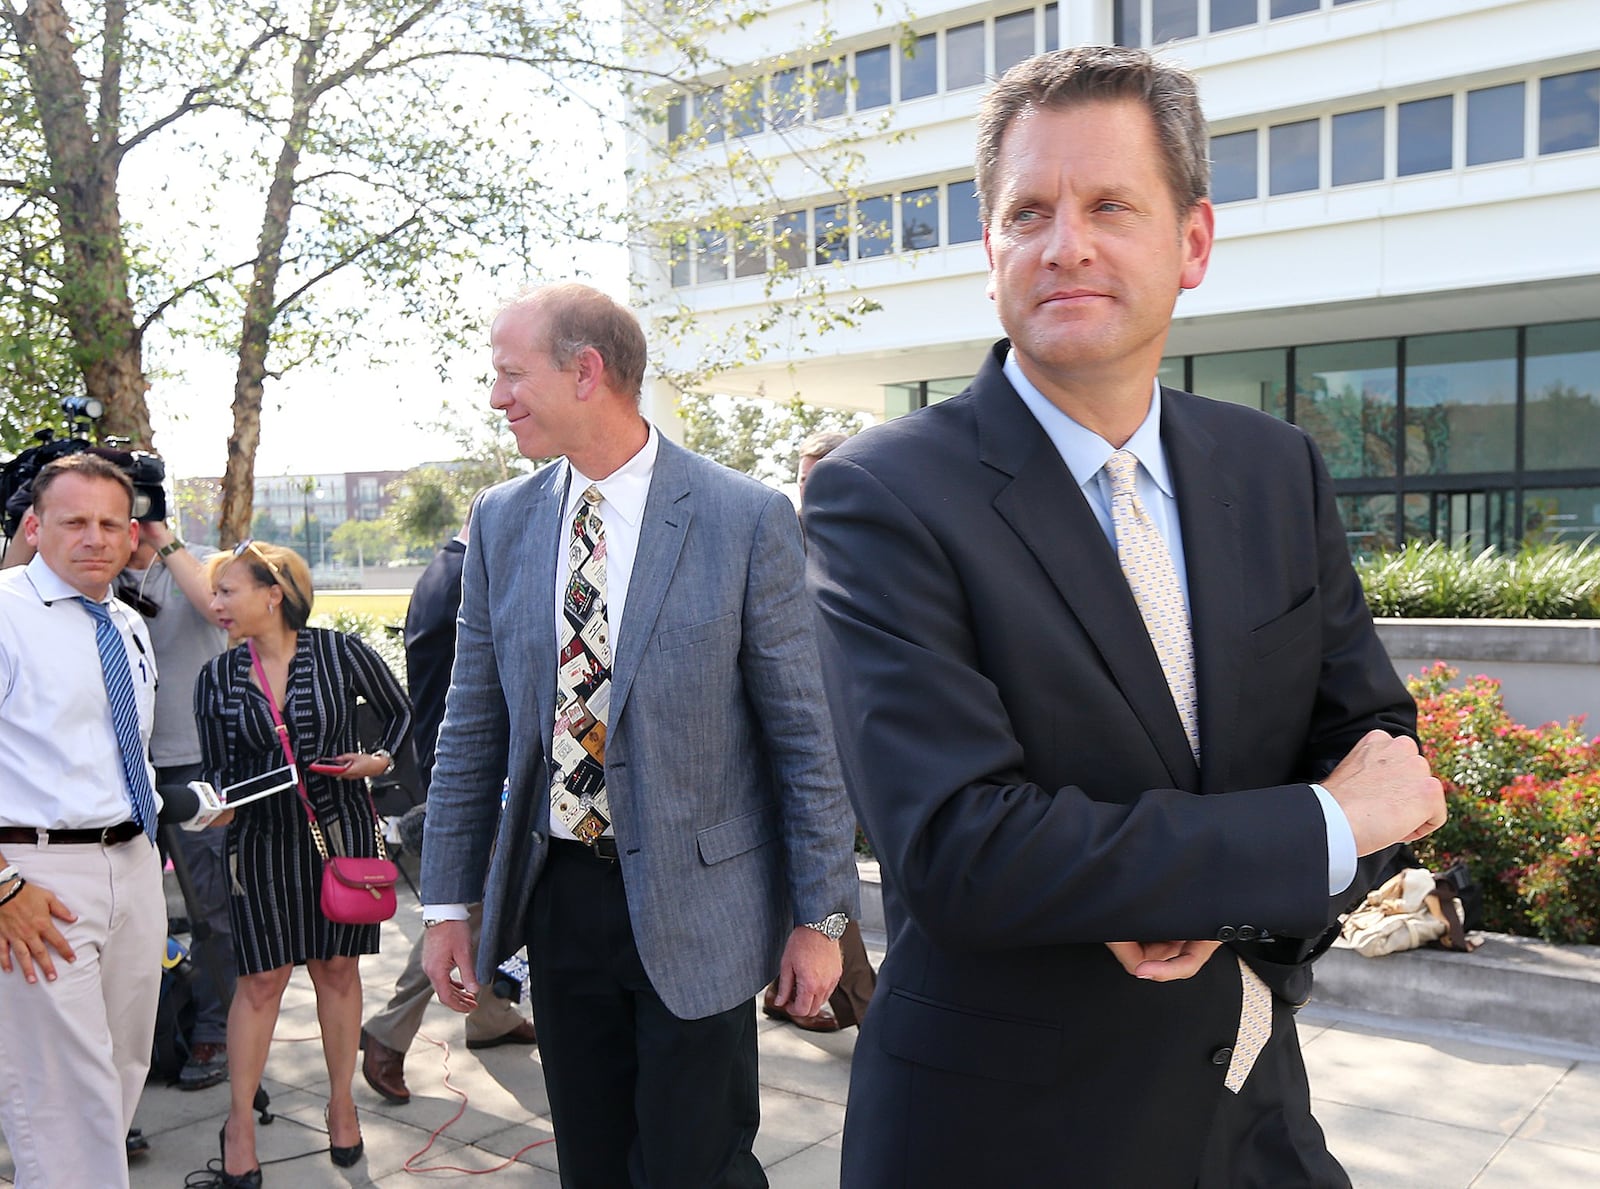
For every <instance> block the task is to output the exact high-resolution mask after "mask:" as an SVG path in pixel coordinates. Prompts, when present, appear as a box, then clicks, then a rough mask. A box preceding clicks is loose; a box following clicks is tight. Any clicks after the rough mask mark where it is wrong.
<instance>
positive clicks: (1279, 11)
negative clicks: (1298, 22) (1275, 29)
mask: <svg viewBox="0 0 1600 1189" xmlns="http://www.w3.org/2000/svg"><path fill="white" fill-rule="evenodd" d="M1321 7H1322V0H1272V7H1271V9H1270V13H1271V19H1272V20H1274V21H1275V20H1277V19H1278V18H1279V17H1292V16H1294V15H1296V14H1297V13H1302V12H1316V11H1317V9H1319V8H1321Z"/></svg>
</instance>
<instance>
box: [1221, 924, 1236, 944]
mask: <svg viewBox="0 0 1600 1189" xmlns="http://www.w3.org/2000/svg"><path fill="white" fill-rule="evenodd" d="M1236 936H1238V930H1236V929H1235V928H1234V927H1233V926H1232V925H1224V926H1222V928H1220V929H1218V930H1217V940H1218V941H1232V940H1233V939H1234V938H1235V937H1236Z"/></svg>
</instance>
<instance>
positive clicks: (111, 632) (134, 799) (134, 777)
mask: <svg viewBox="0 0 1600 1189" xmlns="http://www.w3.org/2000/svg"><path fill="white" fill-rule="evenodd" d="M78 601H79V602H80V603H82V604H83V605H84V607H85V609H86V610H87V611H88V612H89V615H90V617H91V618H92V619H93V620H94V643H95V647H96V648H98V649H99V650H100V676H101V678H102V679H103V680H104V681H105V686H106V700H107V701H108V702H110V703H111V725H112V727H113V729H114V730H115V731H116V733H117V754H118V756H119V757H120V758H121V760H122V782H123V788H124V789H125V791H126V792H127V794H128V802H129V804H130V805H132V807H133V820H134V821H135V822H137V823H138V824H139V828H140V829H142V830H143V831H144V833H145V837H146V838H149V839H151V840H152V841H154V840H155V836H156V795H155V790H153V789H152V788H151V787H150V771H149V769H148V768H147V767H146V766H145V760H144V743H143V741H142V740H140V738H139V704H138V702H137V701H136V700H135V699H134V696H133V672H132V670H130V669H129V668H128V650H127V648H126V647H125V646H124V645H123V643H122V633H121V632H119V631H117V625H116V624H114V623H112V622H111V612H110V611H109V610H107V609H106V607H105V605H104V604H102V603H96V602H94V601H92V600H90V599H86V598H83V597H81V596H80V597H79V599H78ZM140 663H141V664H143V663H144V662H142V661H141V662H140Z"/></svg>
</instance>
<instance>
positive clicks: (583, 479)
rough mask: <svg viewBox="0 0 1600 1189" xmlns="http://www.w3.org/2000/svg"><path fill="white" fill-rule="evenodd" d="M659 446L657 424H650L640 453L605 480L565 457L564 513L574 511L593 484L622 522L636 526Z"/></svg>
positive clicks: (570, 513)
mask: <svg viewBox="0 0 1600 1189" xmlns="http://www.w3.org/2000/svg"><path fill="white" fill-rule="evenodd" d="M659 447H660V438H659V437H658V436H657V435H656V427H655V426H653V425H652V426H651V427H650V433H649V434H648V436H646V438H645V440H644V445H643V446H641V447H639V452H638V453H637V454H635V455H634V456H633V457H632V458H630V459H628V461H627V462H625V463H623V464H622V465H621V466H620V467H618V468H617V469H616V470H614V471H612V472H611V474H609V475H607V476H606V477H605V478H604V479H598V480H596V479H591V478H589V477H588V476H587V475H585V474H584V473H583V472H582V471H580V470H579V469H578V468H577V467H575V466H573V465H572V462H571V460H568V462H567V501H566V507H565V509H564V515H565V516H567V517H571V516H572V514H573V513H574V512H576V511H577V508H578V503H579V501H581V500H582V499H583V493H584V492H585V491H587V490H588V489H589V486H590V484H593V485H594V486H595V487H598V488H599V489H600V495H601V496H602V497H603V498H604V500H605V502H606V503H607V504H609V505H610V511H611V512H612V513H615V514H616V515H617V516H620V517H622V520H623V523H625V524H627V525H629V526H630V527H637V526H638V524H639V522H640V520H642V519H643V518H644V504H645V500H646V499H647V498H648V497H649V495H650V476H651V475H652V474H654V473H655V468H656V451H657V450H658V449H659Z"/></svg>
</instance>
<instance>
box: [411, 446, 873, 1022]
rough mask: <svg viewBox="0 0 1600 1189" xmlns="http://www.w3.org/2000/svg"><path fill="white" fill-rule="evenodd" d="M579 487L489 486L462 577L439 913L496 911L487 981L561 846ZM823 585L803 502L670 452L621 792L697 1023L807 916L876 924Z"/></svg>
mask: <svg viewBox="0 0 1600 1189" xmlns="http://www.w3.org/2000/svg"><path fill="white" fill-rule="evenodd" d="M567 474H568V470H567V467H566V466H565V465H564V464H562V463H556V464H554V465H552V466H549V467H546V468H544V469H543V470H541V471H539V472H538V473H537V474H535V475H531V476H529V477H527V478H525V479H515V480H512V481H511V482H509V483H504V484H501V485H500V486H497V487H495V488H493V489H491V490H490V491H489V492H488V493H487V494H485V495H484V497H483V498H482V500H481V501H480V503H479V505H478V509H477V511H476V512H475V513H474V515H473V517H472V525H471V530H470V534H469V543H468V546H467V558H466V566H465V569H464V570H463V573H462V598H461V616H460V621H459V628H458V633H457V643H456V658H455V667H454V670H453V673H452V676H451V682H450V692H449V695H448V696H447V699H446V703H445V717H444V725H443V727H442V728H441V730H440V735H439V747H438V758H437V761H436V765H435V768H434V773H433V784H432V786H431V787H430V789H429V792H428V819H427V833H426V840H425V843H424V846H423V854H422V898H423V902H424V903H428V904H446V903H468V902H472V901H476V900H479V899H482V900H483V902H484V917H483V940H482V942H481V943H480V946H479V950H478V954H477V973H478V977H479V979H480V980H486V979H487V978H488V977H489V973H490V972H491V971H492V970H493V968H494V967H495V966H496V965H497V964H498V963H499V962H501V961H502V960H504V959H505V958H506V957H507V956H508V955H510V954H512V953H514V952H515V951H516V950H517V949H518V948H519V947H520V946H522V945H523V944H524V943H525V942H526V941H527V936H526V932H527V931H526V927H525V921H526V916H527V907H528V903H529V900H530V899H531V898H532V897H533V896H534V895H535V894H537V893H536V887H537V884H538V880H539V873H540V871H541V869H542V868H543V866H544V860H545V854H546V851H547V846H548V843H547V835H548V829H549V816H550V777H549V773H548V770H547V766H546V752H547V750H548V746H549V741H550V737H551V732H552V730H553V726H554V723H553V718H554V707H555V682H556V647H555V631H556V629H555V577H554V566H555V564H556V549H557V547H558V544H559V542H560V537H561V523H560V521H561V519H562V517H561V508H562V503H563V497H564V495H565V490H566V482H567ZM803 575H804V557H803V548H802V545H801V539H800V528H799V522H798V520H797V518H796V516H795V513H794V509H793V507H792V506H791V505H790V504H789V501H788V500H787V499H785V498H784V497H783V495H782V494H780V493H778V492H776V491H773V490H772V489H770V488H768V487H765V486H763V485H762V484H760V483H757V482H756V481H754V480H753V479H750V478H748V477H746V476H743V475H739V474H737V473H735V472H733V471H730V470H728V469H726V468H725V467H721V466H718V465H717V464H715V463H712V462H709V461H707V460H705V459H703V458H700V457H698V456H696V455H694V454H691V453H689V452H688V451H686V450H684V449H683V448H682V447H680V446H677V445H675V444H673V443H672V442H670V441H668V440H667V439H666V438H664V437H663V438H661V439H660V450H659V453H658V454H657V457H656V465H655V472H654V475H653V476H652V478H651V481H650V493H649V496H648V498H647V500H646V502H645V509H644V519H643V523H642V524H641V526H640V536H639V551H638V555H637V557H636V558H635V561H634V566H633V576H632V579H631V583H630V586H629V591H628V601H627V606H626V609H625V611H624V616H623V621H622V624H621V627H620V631H619V632H618V633H617V639H616V645H615V663H614V666H613V672H612V681H613V690H612V695H611V713H610V721H609V723H608V724H607V731H606V787H607V791H608V794H609V797H610V803H611V810H612V815H613V819H614V820H613V828H614V830H615V832H616V836H617V846H618V850H619V851H620V853H621V863H622V874H623V880H624V883H625V886H626V888H627V895H628V909H629V913H630V915H631V917H632V920H633V928H634V935H635V938H636V939H637V942H638V947H639V956H640V958H641V959H642V960H643V962H644V967H645V970H646V971H648V972H649V975H650V979H651V982H652V984H653V985H654V987H655V989H656V992H657V993H658V994H659V995H660V996H661V998H662V1001H663V1002H664V1003H665V1004H666V1005H667V1007H668V1009H669V1010H671V1011H672V1012H673V1013H674V1014H676V1015H678V1016H679V1017H681V1018H684V1019H698V1018H701V1017H704V1016H708V1015H712V1014H714V1013H716V1012H720V1011H726V1010H727V1009H729V1008H731V1007H733V1006H735V1005H736V1004H737V1003H739V1002H740V1001H741V1000H743V999H748V998H749V997H751V996H752V995H754V994H755V992H756V991H757V990H758V989H759V988H760V987H761V986H762V984H763V983H764V982H766V981H767V980H768V979H770V978H771V977H772V976H773V974H774V973H775V971H776V969H777V960H778V956H779V954H780V953H781V950H782V947H783V943H784V939H785V938H786V936H787V935H788V933H789V931H790V929H792V928H793V925H794V923H795V922H801V921H815V920H820V919H821V918H822V917H824V916H826V915H827V914H828V913H831V912H848V913H850V915H851V916H854V915H855V913H856V905H857V888H856V871H855V863H854V860H853V855H852V847H851V841H852V838H853V831H854V824H853V818H852V816H851V813H850V809H849V805H848V803H847V801H846V799H845V793H844V787H843V784H842V782H841V780H840V775H839V766H838V761H837V757H836V754H835V750H834V738H833V730H832V726H831V723H830V720H829V717H828V710H827V705H826V702H825V700H824V697H823V693H822V685H821V678H820V675H819V671H818V666H819V660H818V655H817V645H816V639H815V634H814V631H815V629H814V612H813V609H812V604H811V602H810V599H809V596H808V595H807V594H806V592H805V586H804V576H803ZM505 777H509V791H508V793H507V795H506V797H505V802H504V806H503V808H502V803H501V782H502V778H505ZM486 872H487V874H486Z"/></svg>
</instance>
